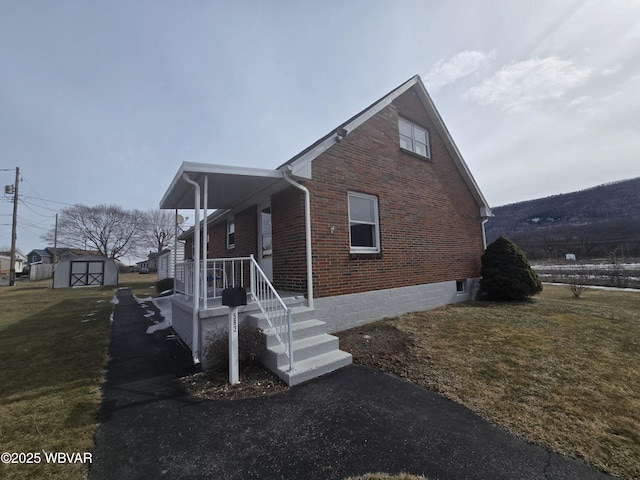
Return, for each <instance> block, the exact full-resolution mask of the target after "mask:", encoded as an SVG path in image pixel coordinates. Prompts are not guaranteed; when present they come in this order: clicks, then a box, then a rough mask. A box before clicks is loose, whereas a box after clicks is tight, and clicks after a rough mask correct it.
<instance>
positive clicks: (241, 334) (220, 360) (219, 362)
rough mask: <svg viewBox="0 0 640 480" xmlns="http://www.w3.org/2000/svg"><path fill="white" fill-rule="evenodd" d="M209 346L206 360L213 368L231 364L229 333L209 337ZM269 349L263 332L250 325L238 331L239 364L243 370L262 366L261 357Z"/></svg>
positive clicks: (223, 332)
mask: <svg viewBox="0 0 640 480" xmlns="http://www.w3.org/2000/svg"><path fill="white" fill-rule="evenodd" d="M209 340H210V342H211V343H209V346H208V347H207V349H206V351H205V356H206V358H207V359H208V360H209V361H210V362H211V363H212V364H213V368H217V367H221V368H223V367H226V366H227V365H228V364H229V332H227V331H226V330H225V331H221V332H217V333H214V334H212V335H210V336H209ZM266 349H267V344H266V339H265V337H264V335H263V333H262V330H260V329H259V328H256V327H251V326H249V325H242V326H241V327H240V328H239V329H238V363H239V364H240V367H241V368H245V367H249V366H251V365H257V364H260V357H261V356H262V354H263V353H264V352H265V350H266Z"/></svg>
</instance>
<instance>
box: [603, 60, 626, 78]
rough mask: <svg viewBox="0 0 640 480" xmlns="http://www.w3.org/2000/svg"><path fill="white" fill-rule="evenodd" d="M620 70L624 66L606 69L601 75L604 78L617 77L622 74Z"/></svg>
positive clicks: (618, 64)
mask: <svg viewBox="0 0 640 480" xmlns="http://www.w3.org/2000/svg"><path fill="white" fill-rule="evenodd" d="M620 70H622V65H621V64H620V63H616V64H615V65H614V66H613V67H611V68H606V69H604V70H603V71H602V72H601V75H602V76H603V77H609V76H611V75H615V74H616V73H618V72H620Z"/></svg>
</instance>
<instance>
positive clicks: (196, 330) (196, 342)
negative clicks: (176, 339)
mask: <svg viewBox="0 0 640 480" xmlns="http://www.w3.org/2000/svg"><path fill="white" fill-rule="evenodd" d="M182 178H183V179H184V180H185V181H186V182H188V183H190V184H191V185H193V187H194V202H195V205H194V207H195V219H194V221H195V226H194V227H193V233H194V239H193V241H194V250H195V258H194V259H193V260H194V264H195V269H194V272H193V278H194V280H195V281H194V282H193V283H194V285H193V314H192V328H193V335H192V337H191V338H192V346H191V353H192V355H193V363H194V365H198V364H199V363H200V319H199V318H198V313H199V309H200V281H199V278H200V235H199V232H198V227H199V225H200V185H198V183H197V182H194V181H193V180H191V179H190V178H189V175H187V174H186V173H183V174H182Z"/></svg>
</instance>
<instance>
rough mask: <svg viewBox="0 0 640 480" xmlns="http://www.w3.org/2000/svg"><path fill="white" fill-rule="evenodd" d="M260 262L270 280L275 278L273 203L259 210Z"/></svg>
mask: <svg viewBox="0 0 640 480" xmlns="http://www.w3.org/2000/svg"><path fill="white" fill-rule="evenodd" d="M258 263H259V264H260V268H262V271H263V272H264V274H265V275H266V276H267V278H268V279H269V281H271V280H273V265H272V246H271V204H270V203H267V204H265V205H262V206H260V207H259V212H258Z"/></svg>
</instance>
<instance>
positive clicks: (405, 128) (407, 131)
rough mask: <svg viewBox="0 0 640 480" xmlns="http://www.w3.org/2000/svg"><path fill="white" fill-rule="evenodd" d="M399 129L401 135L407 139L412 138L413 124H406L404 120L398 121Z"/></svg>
mask: <svg viewBox="0 0 640 480" xmlns="http://www.w3.org/2000/svg"><path fill="white" fill-rule="evenodd" d="M398 129H399V130H400V135H404V136H405V137H411V136H412V135H411V124H410V123H408V122H405V121H404V120H402V119H400V118H399V119H398Z"/></svg>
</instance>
